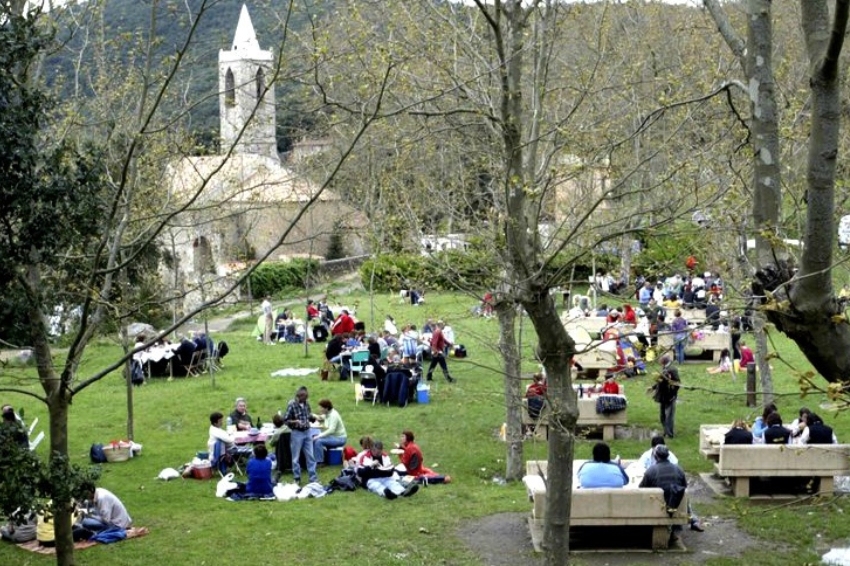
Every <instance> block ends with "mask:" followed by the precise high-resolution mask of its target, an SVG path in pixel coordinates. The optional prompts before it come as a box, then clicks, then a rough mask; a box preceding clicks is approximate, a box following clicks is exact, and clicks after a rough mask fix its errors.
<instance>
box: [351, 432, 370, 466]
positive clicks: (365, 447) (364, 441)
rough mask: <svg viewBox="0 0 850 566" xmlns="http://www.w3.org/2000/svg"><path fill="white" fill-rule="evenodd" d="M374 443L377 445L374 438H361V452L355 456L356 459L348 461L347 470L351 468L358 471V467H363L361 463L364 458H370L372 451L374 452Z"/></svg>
mask: <svg viewBox="0 0 850 566" xmlns="http://www.w3.org/2000/svg"><path fill="white" fill-rule="evenodd" d="M374 443H375V441H374V440H372V437H371V436H361V437H360V441H359V444H360V452H358V453H357V454H356V455H355V456H354V458H351V459H350V460H348V461H347V462H346V463H345V467H346V468H351V469H353V470H356V469H357V467H358V466H360V465H361V464H360V462H362V461H363V459H364V458H366V457H367V456H369V454H370V453H371V451H372V445H373V444H374Z"/></svg>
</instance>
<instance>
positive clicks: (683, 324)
mask: <svg viewBox="0 0 850 566" xmlns="http://www.w3.org/2000/svg"><path fill="white" fill-rule="evenodd" d="M670 329H671V330H672V331H673V344H674V348H675V351H676V362H677V363H679V364H683V363H685V345H686V344H687V342H688V321H687V320H685V319H684V317H683V316H682V311H681V310H679V309H676V311H675V312H674V313H673V321H672V322H671V323H670Z"/></svg>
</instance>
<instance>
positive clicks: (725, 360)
mask: <svg viewBox="0 0 850 566" xmlns="http://www.w3.org/2000/svg"><path fill="white" fill-rule="evenodd" d="M705 371H707V372H708V373H726V372H730V371H732V356H730V355H729V348H723V349H722V350H720V362H719V363H718V364H717V365H716V366H715V367H713V368H705Z"/></svg>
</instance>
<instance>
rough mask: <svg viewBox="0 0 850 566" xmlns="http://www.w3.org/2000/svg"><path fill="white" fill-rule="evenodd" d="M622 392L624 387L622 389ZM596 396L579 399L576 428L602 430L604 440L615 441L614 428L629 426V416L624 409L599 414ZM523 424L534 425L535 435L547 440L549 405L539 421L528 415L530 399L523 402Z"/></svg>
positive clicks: (544, 408) (543, 410)
mask: <svg viewBox="0 0 850 566" xmlns="http://www.w3.org/2000/svg"><path fill="white" fill-rule="evenodd" d="M620 390H621V391H622V386H621V387H620ZM596 399H597V398H596V396H594V397H589V398H588V397H585V398H582V399H578V420H577V421H576V427H581V428H596V429H602V439H603V440H614V427H616V426H617V425H621V426H624V425H626V424H628V415H627V414H626V411H627V410H628V409H623V410H622V411H617V412H616V413H607V414H602V413H597V412H596ZM522 424H524V425H534V427H535V429H534V432H535V435H536V436H540V437H541V438H546V437H547V436H548V433H549V405H548V404H545V405H544V406H543V409H542V410H541V411H540V417H539V418H538V419H536V420H535V419H532V418H531V415H529V414H528V399H523V400H522Z"/></svg>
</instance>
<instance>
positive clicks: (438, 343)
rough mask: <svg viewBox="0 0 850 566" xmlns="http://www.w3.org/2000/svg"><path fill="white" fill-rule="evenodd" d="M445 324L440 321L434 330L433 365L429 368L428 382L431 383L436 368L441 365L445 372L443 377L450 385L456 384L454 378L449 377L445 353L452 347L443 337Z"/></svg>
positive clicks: (432, 336)
mask: <svg viewBox="0 0 850 566" xmlns="http://www.w3.org/2000/svg"><path fill="white" fill-rule="evenodd" d="M444 327H445V324H443V321H442V320H440V321H438V322H437V326H436V327H435V328H434V331H433V332H432V333H431V365H430V366H428V378H427V379H428V381H431V379H432V378H433V374H434V367H435V366H437V365H439V366H440V369H441V370H443V375H444V376H445V377H446V381H448V382H449V383H454V378H453V377H452V376H450V375H449V368H448V366H446V356H445V354H444V353H443V351H444V350H445V349H446V348H447V347H448V346H449V345H450V344H449V343H448V341H447V340H446V337H445V336H444V335H443V328H444Z"/></svg>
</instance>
